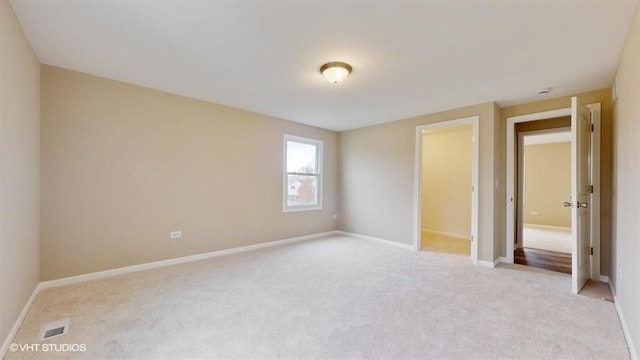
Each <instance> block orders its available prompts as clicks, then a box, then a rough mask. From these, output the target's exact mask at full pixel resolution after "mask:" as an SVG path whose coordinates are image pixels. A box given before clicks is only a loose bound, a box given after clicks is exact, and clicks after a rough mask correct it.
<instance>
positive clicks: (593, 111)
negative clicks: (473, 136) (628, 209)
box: [505, 97, 600, 294]
mask: <svg viewBox="0 0 640 360" xmlns="http://www.w3.org/2000/svg"><path fill="white" fill-rule="evenodd" d="M564 116H570V118H571V159H572V160H571V178H572V183H571V200H569V201H567V206H568V207H570V208H571V220H572V227H571V230H572V231H571V242H572V244H571V245H572V259H571V264H572V267H571V270H572V271H571V273H572V275H571V284H572V285H571V287H572V292H573V293H576V294H577V293H578V292H579V291H580V289H581V288H582V287H583V286H584V284H585V283H586V282H587V281H588V280H589V279H593V280H599V278H600V104H599V103H596V104H589V105H586V106H585V105H582V102H581V101H580V99H579V98H578V97H573V98H572V99H571V107H568V108H564V109H558V110H551V111H544V112H539V113H533V114H526V115H519V116H513V117H509V118H507V129H506V130H507V132H506V133H507V148H506V149H507V151H506V155H507V163H506V169H507V177H506V185H507V194H506V195H507V196H506V202H507V204H506V207H507V217H506V254H505V255H506V258H505V262H507V263H514V257H515V256H514V253H515V251H514V250H515V248H516V246H517V245H518V243H517V239H518V238H522V234H521V227H518V226H516V225H517V220H518V219H519V218H518V216H519V215H521V214H522V212H520V213H518V211H517V204H518V201H517V200H518V198H517V196H518V187H517V179H516V176H515V174H516V172H517V167H516V162H515V161H516V154H517V153H518V152H517V148H516V138H517V136H516V132H515V127H516V124H519V123H524V122H539V121H545V120H548V119H554V118H559V117H564Z"/></svg>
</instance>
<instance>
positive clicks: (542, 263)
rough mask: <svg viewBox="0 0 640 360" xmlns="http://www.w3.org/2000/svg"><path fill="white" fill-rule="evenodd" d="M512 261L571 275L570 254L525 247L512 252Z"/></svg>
mask: <svg viewBox="0 0 640 360" xmlns="http://www.w3.org/2000/svg"><path fill="white" fill-rule="evenodd" d="M514 259H515V263H516V264H521V265H528V266H533V267H537V268H542V269H547V270H552V271H557V272H561V273H565V274H571V254H566V253H561V252H557V251H549V250H541V249H533V248H527V247H525V248H518V249H516V250H515V251H514Z"/></svg>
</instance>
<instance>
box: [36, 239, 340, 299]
mask: <svg viewBox="0 0 640 360" xmlns="http://www.w3.org/2000/svg"><path fill="white" fill-rule="evenodd" d="M335 234H336V231H327V232H323V233H317V234H311V235H305V236H298V237H294V238H289V239H284V240H276V241H269V242H264V243H259V244H254V245H247V246H241V247H236V248H231V249H224V250H217V251H211V252H207V253H203V254H196V255H189V256H183V257H178V258H173V259H167V260H160V261H154V262H150V263H146V264H140V265H132V266H125V267H121V268H116V269H111V270H105V271H98V272H93V273H88V274H83V275H77V276H71V277H66V278H62V279H56V280H50V281H44V282H41V283H40V288H42V289H48V288H52V287H58V286H63V285H70V284H76V283H79V282H84V281H89V280H95V279H102V278H106V277H112V276H117V275H123V274H130V273H134V272H138V271H143V270H151V269H157V268H161V267H165V266H171V265H177V264H184V263H188V262H193V261H198V260H204V259H210V258H214V257H218V256H223V255H229V254H236V253H240V252H246V251H251V250H258V249H263V248H267V247H272V246H279V245H285V244H290V243H294V242H299V241H305V240H311V239H317V238H321V237H325V236H331V235H335Z"/></svg>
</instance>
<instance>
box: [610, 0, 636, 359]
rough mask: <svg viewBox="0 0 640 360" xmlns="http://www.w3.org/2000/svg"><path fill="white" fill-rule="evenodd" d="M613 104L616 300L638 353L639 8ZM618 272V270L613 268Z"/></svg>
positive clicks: (613, 274) (628, 41)
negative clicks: (616, 96) (616, 98)
mask: <svg viewBox="0 0 640 360" xmlns="http://www.w3.org/2000/svg"><path fill="white" fill-rule="evenodd" d="M617 78H618V93H619V96H618V100H617V101H616V102H615V105H614V113H615V117H614V124H615V131H614V179H615V182H614V183H613V196H612V199H613V201H612V203H613V216H612V219H613V220H612V223H613V225H612V226H613V231H612V235H613V236H612V239H613V242H612V250H613V254H614V256H613V259H614V260H615V261H614V262H613V263H612V266H611V278H612V281H613V283H614V286H615V290H616V293H617V303H618V306H619V307H620V309H622V313H623V316H624V319H625V322H626V324H627V327H628V329H629V333H630V335H631V339H630V340H631V344H630V345H631V346H633V348H635V351H636V354H637V355H640V354H638V353H637V352H640V306H639V304H640V261H638V258H639V257H640V235H639V234H640V221H639V219H640V189H639V188H638V186H639V185H640V141H638V136H639V135H640V7H638V8H637V9H636V14H635V17H634V20H633V24H632V26H631V30H630V32H629V35H628V37H627V40H626V43H625V45H624V48H623V51H622V57H621V59H620V65H619V68H618V74H617ZM618 270H619V271H621V273H617V271H618Z"/></svg>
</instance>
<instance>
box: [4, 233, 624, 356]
mask: <svg viewBox="0 0 640 360" xmlns="http://www.w3.org/2000/svg"><path fill="white" fill-rule="evenodd" d="M570 280H571V278H570V277H569V276H567V275H564V274H559V273H554V272H548V271H543V270H536V269H531V268H528V267H523V266H505V267H499V268H496V269H488V268H482V267H477V266H473V265H471V264H470V261H469V259H468V258H466V257H464V256H460V255H450V254H442V253H431V252H418V251H410V250H404V249H400V248H395V247H391V246H387V245H384V244H379V243H375V242H369V241H367V240H361V239H355V238H350V237H345V236H334V237H329V238H323V239H317V240H311V241H305V242H300V243H295V244H289V245H284V246H279V247H273V248H267V249H262V250H256V251H252V252H246V253H239V254H233V255H228V256H223V257H218V258H212V259H208V260H203V261H198V262H193V263H188V264H181V265H176V266H171V267H166V268H161V269H155V270H149V271H144V272H138V273H133V274H127V275H122V276H117V277H112V278H106V279H100V280H94V281H89V282H85V283H80V284H74V285H69V286H64V287H58V288H53V289H48V290H44V291H42V292H41V293H40V294H39V295H38V297H37V298H36V300H35V302H34V304H33V307H32V309H31V311H30V312H29V314H28V315H27V317H26V319H25V321H24V323H23V325H22V326H21V328H20V330H19V332H18V335H17V337H16V339H15V342H16V343H19V344H29V343H35V342H37V340H36V337H37V335H38V331H39V329H40V326H41V325H42V324H43V323H45V322H49V321H53V320H56V319H60V318H64V317H71V326H70V330H69V333H68V334H67V335H64V336H61V337H58V338H55V339H51V340H49V341H45V342H44V343H57V344H85V345H86V352H67V353H51V352H42V351H37V352H36V351H32V352H9V353H8V355H7V359H9V360H13V359H63V358H64V359H75V358H86V359H198V358H231V359H236V358H247V359H264V358H270V359H274V358H289V359H292V358H297V359H330V358H336V359H337V358H366V359H409V358H420V359H516V358H517V359H627V358H628V357H629V354H628V350H627V347H626V343H625V340H624V337H623V333H622V330H621V327H620V323H619V321H618V318H617V316H616V312H615V309H614V305H613V304H612V303H610V302H606V301H601V300H597V299H592V298H588V297H583V296H576V295H572V294H571V293H570Z"/></svg>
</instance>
